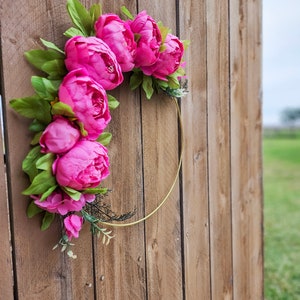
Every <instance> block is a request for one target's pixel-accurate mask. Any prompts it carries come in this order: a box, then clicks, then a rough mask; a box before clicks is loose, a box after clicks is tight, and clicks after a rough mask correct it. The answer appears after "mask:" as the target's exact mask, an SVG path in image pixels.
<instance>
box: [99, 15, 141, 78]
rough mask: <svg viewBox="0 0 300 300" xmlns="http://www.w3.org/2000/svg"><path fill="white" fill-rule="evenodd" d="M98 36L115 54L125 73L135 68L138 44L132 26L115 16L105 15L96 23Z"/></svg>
mask: <svg viewBox="0 0 300 300" xmlns="http://www.w3.org/2000/svg"><path fill="white" fill-rule="evenodd" d="M95 31H96V36H97V37H98V38H101V39H102V40H103V41H104V42H105V43H106V44H107V45H108V46H109V47H110V49H111V50H112V51H113V52H114V54H115V55H116V58H117V61H118V63H119V64H120V66H121V69H122V71H123V72H129V71H131V70H132V69H133V67H134V56H135V51H136V42H135V41H134V35H133V33H132V31H131V29H130V26H129V25H128V24H127V23H126V22H124V21H123V20H121V19H120V17H119V16H117V15H115V14H104V15H102V16H100V18H99V19H98V20H97V21H96V23H95Z"/></svg>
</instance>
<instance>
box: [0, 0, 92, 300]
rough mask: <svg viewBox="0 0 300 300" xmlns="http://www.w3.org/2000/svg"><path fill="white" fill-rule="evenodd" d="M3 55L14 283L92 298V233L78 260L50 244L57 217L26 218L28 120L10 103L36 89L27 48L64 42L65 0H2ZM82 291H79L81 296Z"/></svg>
mask: <svg viewBox="0 0 300 300" xmlns="http://www.w3.org/2000/svg"><path fill="white" fill-rule="evenodd" d="M2 9H3V11H5V14H3V16H2V20H1V21H2V25H3V27H2V41H3V43H2V59H3V76H4V96H5V101H6V103H7V107H6V113H7V130H8V133H7V135H8V151H9V152H8V168H9V171H10V175H11V177H10V181H9V188H10V191H11V197H12V198H11V202H12V216H13V228H14V233H13V236H14V238H15V240H14V243H15V249H14V251H15V252H14V253H15V260H16V271H17V282H16V284H17V285H16V288H18V296H19V298H20V299H43V298H44V299H55V298H57V297H60V298H62V299H71V298H72V297H73V298H78V297H79V298H81V299H91V297H92V295H93V289H92V288H90V287H89V286H88V285H86V283H90V282H93V267H92V261H93V260H92V251H91V250H92V239H91V236H90V235H89V234H88V231H86V229H84V231H86V232H82V237H81V239H80V241H78V242H77V243H76V244H77V245H76V250H75V252H76V254H77V255H78V259H77V260H76V262H73V261H71V260H70V259H68V258H67V257H66V256H65V255H64V254H60V252H59V251H52V247H53V246H54V245H55V244H56V243H57V241H58V239H59V238H60V224H59V221H57V222H56V224H54V226H52V227H51V229H49V230H48V231H47V232H41V231H40V229H39V223H40V219H39V218H38V217H36V218H34V219H32V220H28V219H27V217H26V214H25V211H26V206H27V203H28V199H27V197H23V196H21V191H22V190H23V189H24V188H25V187H26V186H28V180H27V178H26V176H25V175H24V174H23V173H22V170H21V162H22V160H23V158H24V157H25V155H26V154H27V152H28V150H29V142H30V139H31V136H30V134H29V132H28V129H27V125H28V121H26V120H25V119H24V118H21V117H19V116H18V115H17V114H16V113H14V112H13V111H12V110H11V109H10V108H9V107H8V101H9V100H10V99H11V98H14V97H22V96H29V95H31V94H33V91H32V88H31V86H30V76H31V75H33V74H36V72H35V71H34V70H33V69H32V68H31V67H30V66H29V65H28V64H27V63H26V62H25V59H24V56H23V53H24V51H26V50H29V49H32V48H37V47H39V42H38V39H39V37H43V38H44V39H47V40H51V41H53V42H55V43H57V44H58V45H60V46H63V41H64V40H65V38H64V37H63V35H62V33H63V31H64V30H66V29H67V27H68V26H70V21H69V18H68V16H67V12H66V9H65V3H62V2H61V1H58V0H56V1H54V0H53V1H42V2H37V1H32V0H31V1H23V0H17V1H14V2H7V1H5V2H4V3H2ZM79 295H80V296H79Z"/></svg>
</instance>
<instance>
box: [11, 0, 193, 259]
mask: <svg viewBox="0 0 300 300" xmlns="http://www.w3.org/2000/svg"><path fill="white" fill-rule="evenodd" d="M67 10H68V13H69V15H70V18H71V20H72V22H73V25H74V27H71V28H69V29H68V30H67V31H66V32H65V33H64V34H65V36H67V37H68V40H67V42H66V44H65V47H64V50H61V49H60V48H59V47H57V46H56V45H55V44H53V43H52V42H49V41H45V40H43V39H41V42H42V44H43V46H44V47H45V48H44V49H35V50H30V51H28V52H26V53H25V57H26V59H27V60H28V62H29V63H30V64H32V65H33V66H34V67H35V68H37V69H38V70H40V71H42V72H43V73H44V74H45V75H44V76H32V78H31V83H32V86H33V89H34V91H35V94H34V95H33V96H30V97H23V98H16V99H12V100H11V101H10V105H11V107H12V108H13V109H14V110H15V111H16V112H18V113H19V114H21V115H22V116H24V117H27V118H30V119H32V122H31V124H30V126H29V130H30V131H31V132H33V133H34V137H33V139H32V142H31V145H32V148H31V150H30V151H29V153H28V154H27V156H26V157H25V159H24V160H23V163H22V169H23V171H24V172H25V173H26V174H27V175H28V177H29V180H30V185H29V186H28V188H26V189H25V190H24V191H23V194H24V195H27V196H29V197H30V198H31V202H30V203H29V205H28V208H27V216H28V217H30V218H31V217H33V216H35V215H37V214H40V213H41V214H43V218H42V224H41V229H42V230H46V229H47V228H49V226H50V225H51V223H52V222H53V220H54V218H55V216H56V215H59V216H60V217H61V218H62V224H63V228H64V233H63V235H62V237H61V239H60V240H59V242H58V244H57V245H56V246H55V247H54V248H56V247H58V246H61V247H62V251H64V250H66V249H68V251H67V254H68V256H70V257H72V258H76V255H74V253H73V251H72V250H70V249H69V246H71V245H73V244H72V243H71V240H72V239H73V238H78V237H79V232H80V230H81V228H82V225H83V224H84V222H89V223H90V225H91V232H92V233H93V234H96V235H98V236H99V235H102V240H103V243H105V244H108V243H109V241H110V239H111V238H112V237H113V235H111V231H108V230H107V229H106V228H103V227H102V226H101V224H102V225H104V224H106V225H110V226H130V225H134V224H137V223H139V222H141V221H144V220H146V219H147V218H149V217H150V216H151V215H153V214H154V213H155V212H156V211H157V210H158V209H159V208H160V207H161V206H162V204H163V203H164V202H165V201H166V199H167V198H168V197H169V195H170V193H171V191H172V189H173V187H174V185H175V182H176V180H177V178H178V174H179V170H180V166H181V158H182V152H181V155H180V159H179V164H178V169H177V172H176V176H175V178H174V182H173V184H172V186H171V188H170V190H169V192H168V193H167V195H166V196H165V197H164V198H163V200H162V201H161V203H160V205H158V206H157V207H156V209H154V210H153V211H152V212H151V213H149V214H148V215H146V216H145V217H144V218H142V219H139V220H138V221H135V222H131V223H121V224H116V223H111V221H124V220H126V219H128V218H130V217H132V216H133V214H134V212H129V213H125V214H122V215H116V214H115V213H113V212H112V211H111V210H110V207H109V206H108V205H107V204H105V203H104V202H103V201H102V200H103V196H104V195H106V194H107V193H108V191H109V190H108V189H107V188H105V187H103V186H102V181H103V180H104V179H105V178H107V176H109V173H110V170H109V167H110V162H109V155H108V150H107V148H106V146H107V145H108V144H109V142H110V140H111V134H110V133H109V132H105V129H106V127H107V125H108V124H109V122H110V121H111V114H110V111H111V110H113V109H115V108H117V107H118V105H119V102H118V101H117V100H116V99H115V98H114V97H113V96H111V95H110V94H109V93H108V91H109V90H113V89H115V88H116V87H118V86H119V85H120V84H121V83H122V82H123V79H124V77H123V73H124V72H130V88H131V90H134V89H136V88H138V87H141V88H142V89H143V90H144V92H145V94H146V97H147V98H148V99H150V98H151V97H152V95H153V93H154V92H163V93H166V94H168V95H169V96H170V97H172V99H173V100H174V103H175V104H176V107H177V112H178V116H179V121H180V128H181V129H182V122H181V117H180V109H179V105H178V103H177V99H178V98H180V97H182V96H183V95H184V94H185V93H186V91H185V88H182V87H181V84H180V79H181V78H182V77H184V75H185V72H184V69H183V67H184V63H183V62H182V57H183V53H184V49H185V47H186V46H187V44H188V43H187V41H181V40H180V39H179V38H178V37H176V36H175V35H172V34H171V33H170V30H169V29H168V28H167V27H164V26H163V25H162V23H161V22H155V20H154V19H153V18H152V17H151V16H149V15H148V14H147V13H146V11H142V12H140V13H139V14H138V15H136V16H135V17H133V16H132V14H131V13H130V12H129V11H128V10H127V9H126V8H125V7H122V12H123V14H124V15H125V17H126V18H127V19H126V20H122V19H121V18H120V17H119V16H118V15H115V14H113V13H108V14H102V12H101V6H100V5H99V4H94V5H93V6H92V7H91V8H90V10H87V9H86V8H85V7H84V6H83V5H82V4H81V3H80V2H79V1H78V0H67ZM181 134H182V131H181ZM181 140H182V139H181ZM181 146H182V145H181ZM181 148H182V147H181ZM91 207H92V208H95V207H96V208H97V210H96V211H97V214H93V212H94V211H95V210H93V209H92V208H91ZM104 212H105V213H104Z"/></svg>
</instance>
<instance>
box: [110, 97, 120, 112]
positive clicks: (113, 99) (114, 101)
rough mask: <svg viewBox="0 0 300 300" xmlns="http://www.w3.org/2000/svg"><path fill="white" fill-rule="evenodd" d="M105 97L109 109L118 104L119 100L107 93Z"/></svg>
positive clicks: (114, 107)
mask: <svg viewBox="0 0 300 300" xmlns="http://www.w3.org/2000/svg"><path fill="white" fill-rule="evenodd" d="M107 99H108V107H109V109H110V110H114V109H116V108H117V107H118V106H119V105H120V102H119V101H118V100H117V99H116V98H115V97H114V96H112V95H109V94H107Z"/></svg>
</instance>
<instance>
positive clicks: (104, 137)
mask: <svg viewBox="0 0 300 300" xmlns="http://www.w3.org/2000/svg"><path fill="white" fill-rule="evenodd" d="M111 138H112V134H111V133H110V132H103V133H102V134H100V136H99V137H98V139H97V142H99V143H100V144H102V145H103V146H107V145H108V144H109V143H110V141H111Z"/></svg>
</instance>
